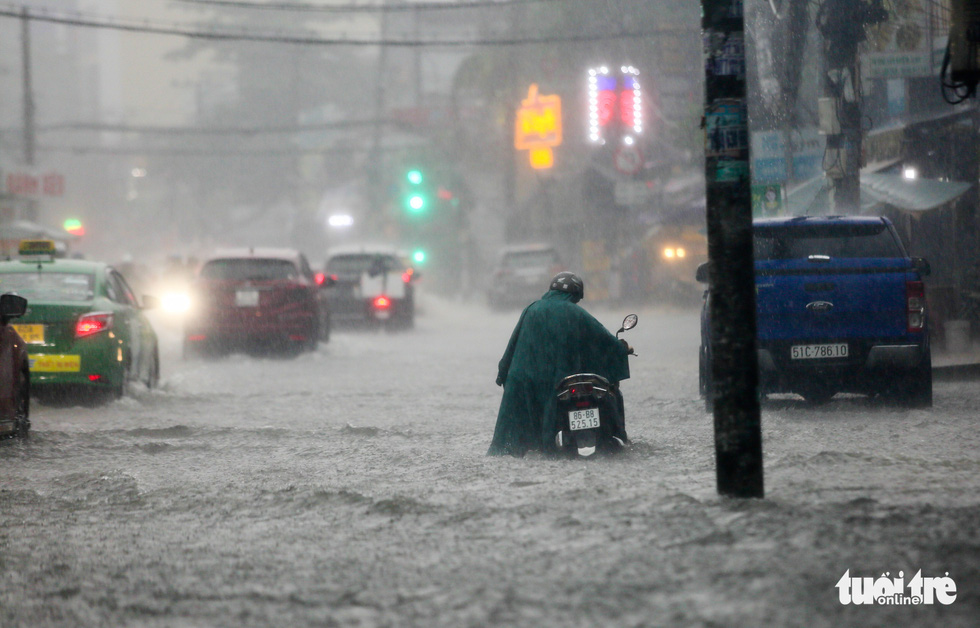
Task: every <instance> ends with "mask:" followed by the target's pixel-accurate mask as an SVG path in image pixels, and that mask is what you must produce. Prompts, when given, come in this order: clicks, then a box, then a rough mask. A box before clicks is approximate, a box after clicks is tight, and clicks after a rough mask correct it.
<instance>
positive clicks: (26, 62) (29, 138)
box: [20, 7, 35, 166]
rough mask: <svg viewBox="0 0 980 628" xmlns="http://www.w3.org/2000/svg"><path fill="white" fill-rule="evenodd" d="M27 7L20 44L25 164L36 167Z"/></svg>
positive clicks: (22, 16) (23, 16)
mask: <svg viewBox="0 0 980 628" xmlns="http://www.w3.org/2000/svg"><path fill="white" fill-rule="evenodd" d="M29 18H30V15H29V14H28V12H27V7H24V8H23V9H21V18H20V43H21V63H22V64H23V66H22V67H23V81H24V164H25V165H28V166H33V165H34V148H35V146H34V138H35V134H34V124H35V121H34V113H35V111H34V86H33V80H32V76H31V22H30V19H29Z"/></svg>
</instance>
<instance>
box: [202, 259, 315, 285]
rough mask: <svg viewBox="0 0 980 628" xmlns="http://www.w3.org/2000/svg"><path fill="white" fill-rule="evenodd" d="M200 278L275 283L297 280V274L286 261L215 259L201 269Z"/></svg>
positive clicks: (293, 267)
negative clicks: (278, 280) (276, 281)
mask: <svg viewBox="0 0 980 628" xmlns="http://www.w3.org/2000/svg"><path fill="white" fill-rule="evenodd" d="M201 277H202V278H204V279H222V280H227V281H275V280H277V279H298V278H299V272H298V271H297V270H296V266H294V265H293V263H292V262H290V261H288V260H280V259H253V258H248V259H217V260H213V261H210V262H208V263H207V264H205V265H204V267H203V268H202V269H201Z"/></svg>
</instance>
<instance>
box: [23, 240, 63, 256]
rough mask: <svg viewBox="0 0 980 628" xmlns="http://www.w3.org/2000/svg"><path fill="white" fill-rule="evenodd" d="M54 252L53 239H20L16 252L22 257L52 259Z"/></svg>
mask: <svg viewBox="0 0 980 628" xmlns="http://www.w3.org/2000/svg"><path fill="white" fill-rule="evenodd" d="M55 252H56V248H55V243H54V240H21V241H20V246H19V247H18V248H17V253H18V254H19V255H20V256H21V257H23V258H30V259H48V260H50V259H54V256H55Z"/></svg>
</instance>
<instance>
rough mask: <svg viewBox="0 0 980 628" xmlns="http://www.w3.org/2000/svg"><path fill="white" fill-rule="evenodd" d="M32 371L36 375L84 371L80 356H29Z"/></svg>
mask: <svg viewBox="0 0 980 628" xmlns="http://www.w3.org/2000/svg"><path fill="white" fill-rule="evenodd" d="M28 361H29V362H30V366H29V367H30V369H31V371H34V372H36V373H77V372H78V371H80V370H82V358H81V356H78V355H28Z"/></svg>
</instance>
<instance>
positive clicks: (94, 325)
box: [75, 312, 112, 338]
mask: <svg viewBox="0 0 980 628" xmlns="http://www.w3.org/2000/svg"><path fill="white" fill-rule="evenodd" d="M107 329H112V313H111V312H93V313H91V314H83V315H81V316H80V317H79V318H78V322H77V323H75V337H76V338H85V337H86V336H91V335H93V334H97V333H99V332H102V331H105V330H107Z"/></svg>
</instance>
